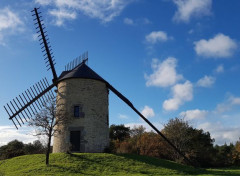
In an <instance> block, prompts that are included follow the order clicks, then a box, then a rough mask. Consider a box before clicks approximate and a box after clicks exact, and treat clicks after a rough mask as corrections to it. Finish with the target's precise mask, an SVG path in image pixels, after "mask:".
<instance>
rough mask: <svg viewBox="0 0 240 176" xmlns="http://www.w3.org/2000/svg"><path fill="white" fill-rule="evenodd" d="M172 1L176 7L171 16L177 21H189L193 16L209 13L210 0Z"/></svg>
mask: <svg viewBox="0 0 240 176" xmlns="http://www.w3.org/2000/svg"><path fill="white" fill-rule="evenodd" d="M173 2H174V4H176V5H177V8H178V9H177V12H176V13H175V15H174V17H173V20H174V21H177V22H180V21H183V22H189V21H190V19H191V18H193V17H202V16H208V15H210V14H211V6H212V0H173Z"/></svg>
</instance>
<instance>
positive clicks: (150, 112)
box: [141, 106, 155, 118]
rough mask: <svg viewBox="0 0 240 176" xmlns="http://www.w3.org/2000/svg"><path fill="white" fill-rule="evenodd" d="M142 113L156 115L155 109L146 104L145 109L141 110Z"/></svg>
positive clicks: (149, 115) (146, 115)
mask: <svg viewBox="0 0 240 176" xmlns="http://www.w3.org/2000/svg"><path fill="white" fill-rule="evenodd" d="M141 113H142V114H143V115H144V116H145V117H146V118H149V117H154V116H155V113H154V110H153V109H152V108H150V107H149V106H144V108H143V110H142V111H141Z"/></svg>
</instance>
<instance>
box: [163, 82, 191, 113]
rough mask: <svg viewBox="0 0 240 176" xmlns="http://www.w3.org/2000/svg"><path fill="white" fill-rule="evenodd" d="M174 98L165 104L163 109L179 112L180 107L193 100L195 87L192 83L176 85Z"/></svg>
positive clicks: (173, 88)
mask: <svg viewBox="0 0 240 176" xmlns="http://www.w3.org/2000/svg"><path fill="white" fill-rule="evenodd" d="M172 94H173V98H170V99H168V100H165V101H164V102H163V109H164V110H166V111H173V110H177V109H178V108H179V106H180V105H182V104H184V103H185V102H186V101H191V100H192V99H193V85H192V83H191V82H190V81H186V82H185V83H184V84H176V85H175V86H173V87H172Z"/></svg>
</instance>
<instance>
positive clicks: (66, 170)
mask: <svg viewBox="0 0 240 176" xmlns="http://www.w3.org/2000/svg"><path fill="white" fill-rule="evenodd" d="M1 175H6V176H8V175H9V176H10V175H31V176H37V175H54V176H55V175H64V176H69V175H121V176H124V175H154V176H155V175H227V176H230V175H240V167H239V168H231V169H207V170H205V169H195V168H192V167H189V166H184V165H180V164H177V163H174V162H171V161H166V160H161V159H155V158H151V157H146V156H138V155H129V154H124V155H114V154H99V153H97V154H90V153H82V154H72V155H68V154H63V153H58V154H51V155H50V165H49V166H48V167H47V166H46V165H45V155H42V154H38V155H25V156H20V157H15V158H12V159H8V160H3V161H0V176H1Z"/></svg>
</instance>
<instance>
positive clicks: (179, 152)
mask: <svg viewBox="0 0 240 176" xmlns="http://www.w3.org/2000/svg"><path fill="white" fill-rule="evenodd" d="M107 87H108V88H109V89H110V90H111V91H112V92H113V93H114V94H116V95H117V96H118V97H119V98H120V99H121V100H123V101H124V102H125V103H126V104H127V105H128V106H129V107H130V108H132V110H133V111H135V112H136V113H137V114H138V115H139V116H140V117H141V118H142V119H143V120H144V121H145V122H146V123H147V124H148V125H149V126H151V127H152V129H154V130H155V131H156V132H157V134H159V135H160V136H161V137H162V138H163V139H164V140H165V141H166V142H167V143H168V144H169V145H170V146H171V147H172V148H173V149H174V150H175V151H176V152H177V153H178V154H179V155H180V156H182V157H183V158H184V160H185V161H186V162H188V163H189V164H190V165H192V166H195V163H193V162H192V161H190V160H189V159H188V158H187V157H186V156H185V155H184V154H183V153H182V152H181V151H180V150H179V149H178V148H177V147H176V146H175V145H174V144H173V143H172V142H171V141H170V140H169V139H168V138H167V137H166V136H165V135H164V134H163V133H161V132H160V131H159V130H158V129H157V128H156V127H155V126H154V125H153V124H152V123H151V122H150V121H149V120H148V119H147V118H146V117H144V115H142V114H141V113H140V112H139V111H138V110H137V109H136V108H135V107H134V106H133V104H132V103H131V102H130V101H129V100H128V99H127V98H126V97H125V96H123V95H122V94H121V93H120V92H119V91H117V90H116V89H115V88H114V87H113V86H112V85H110V84H109V83H107Z"/></svg>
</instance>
